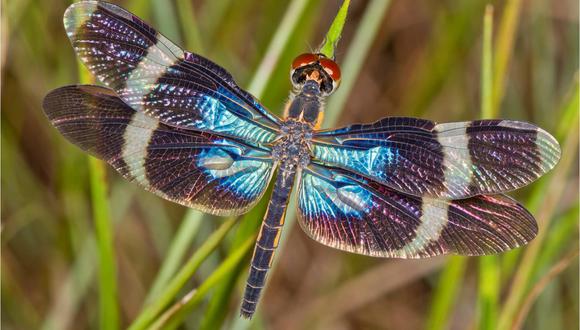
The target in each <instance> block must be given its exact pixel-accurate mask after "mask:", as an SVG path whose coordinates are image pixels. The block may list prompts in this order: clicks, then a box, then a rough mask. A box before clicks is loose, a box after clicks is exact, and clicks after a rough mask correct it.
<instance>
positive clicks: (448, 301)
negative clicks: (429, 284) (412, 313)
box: [425, 256, 467, 330]
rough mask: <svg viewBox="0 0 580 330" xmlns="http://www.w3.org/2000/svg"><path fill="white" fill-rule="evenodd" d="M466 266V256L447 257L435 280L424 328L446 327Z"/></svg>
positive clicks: (431, 329) (436, 328) (429, 329)
mask: <svg viewBox="0 0 580 330" xmlns="http://www.w3.org/2000/svg"><path fill="white" fill-rule="evenodd" d="M466 267H467V258H466V257H460V256H452V257H449V258H448V261H447V264H446V265H445V268H444V269H443V271H442V272H441V275H440V277H439V280H438V281H437V287H436V289H435V293H434V294H433V300H432V301H431V310H430V311H429V315H428V317H427V324H426V326H425V328H426V329H428V330H439V329H447V328H448V326H447V323H448V322H449V315H450V314H451V310H452V309H453V305H454V304H455V300H456V299H457V294H458V293H459V289H460V288H461V284H462V283H463V275H464V274H465V268H466Z"/></svg>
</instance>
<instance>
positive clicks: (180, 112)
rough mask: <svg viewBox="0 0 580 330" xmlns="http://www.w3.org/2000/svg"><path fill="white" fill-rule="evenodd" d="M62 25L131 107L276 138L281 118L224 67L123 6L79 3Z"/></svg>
mask: <svg viewBox="0 0 580 330" xmlns="http://www.w3.org/2000/svg"><path fill="white" fill-rule="evenodd" d="M64 25H65V28H66V31H67V34H68V37H69V38H70V40H71V43H72V45H73V47H74V49H75V51H76V52H77V55H78V57H79V58H80V59H81V61H82V62H83V63H84V64H85V65H86V66H87V68H88V69H89V70H90V71H91V72H92V73H93V74H94V75H96V76H97V77H98V78H99V80H100V81H102V82H103V83H104V84H106V85H107V86H108V87H110V88H112V89H113V90H115V91H116V92H117V94H118V95H119V96H120V97H121V99H123V101H125V103H127V104H128V105H130V106H131V107H132V108H133V109H135V110H137V111H142V112H145V113H146V114H148V115H150V116H151V117H154V118H157V119H159V120H160V121H161V122H163V123H165V124H168V125H171V126H176V127H182V128H189V129H196V130H201V131H206V132H210V133H216V134H220V135H225V136H232V137H237V138H242V139H244V140H246V141H250V142H254V143H259V144H267V143H269V142H271V141H273V140H274V138H275V136H276V132H277V130H278V124H279V119H278V118H276V117H275V116H274V115H272V114H271V113H269V112H268V111H267V110H266V109H264V108H263V107H262V106H261V105H260V104H259V103H258V102H257V100H256V99H255V98H254V97H253V96H251V95H250V94H249V93H247V92H245V91H243V90H242V89H240V88H239V87H238V86H237V85H236V83H235V82H234V80H233V79H232V77H231V75H230V74H229V73H228V72H227V71H226V70H224V69H223V68H221V67H220V66H218V65H217V64H215V63H213V62H211V61H210V60H208V59H205V58H203V57H201V56H199V55H196V54H193V53H189V52H185V51H183V50H182V49H180V48H179V47H178V46H176V45H175V44H173V43H172V42H171V41H169V39H167V38H166V37H164V36H163V35H161V34H160V33H158V32H157V31H155V30H154V29H153V28H152V27H150V26H149V25H147V24H146V23H145V22H143V21H142V20H141V19H139V18H138V17H136V16H134V15H132V14H131V13H129V12H127V11H125V10H124V9H122V8H120V7H118V6H116V5H113V4H110V3H106V2H100V1H81V2H77V3H75V4H73V5H71V6H70V7H69V8H68V9H67V11H66V12H65V15H64Z"/></svg>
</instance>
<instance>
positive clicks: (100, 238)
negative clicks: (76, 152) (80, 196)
mask: <svg viewBox="0 0 580 330" xmlns="http://www.w3.org/2000/svg"><path fill="white" fill-rule="evenodd" d="M88 162H89V175H90V182H91V199H92V204H93V218H94V222H95V231H96V236H97V247H98V252H99V319H100V328H101V329H111V330H114V329H118V328H119V312H118V302H117V268H116V266H115V264H116V263H115V253H114V248H113V245H114V243H113V228H112V223H111V219H110V216H109V204H108V201H107V181H106V179H105V175H106V169H105V165H104V164H103V162H101V161H100V160H98V159H95V158H93V157H90V156H89V158H88Z"/></svg>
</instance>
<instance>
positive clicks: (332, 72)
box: [319, 57, 340, 84]
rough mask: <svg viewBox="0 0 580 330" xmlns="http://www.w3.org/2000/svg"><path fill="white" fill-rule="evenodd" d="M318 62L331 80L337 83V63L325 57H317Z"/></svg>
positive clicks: (338, 76)
mask: <svg viewBox="0 0 580 330" xmlns="http://www.w3.org/2000/svg"><path fill="white" fill-rule="evenodd" d="M319 63H320V65H321V66H322V68H323V69H324V71H326V73H328V75H329V76H330V77H331V78H332V80H334V82H335V83H336V84H338V83H339V82H340V67H339V66H338V64H336V62H334V61H333V60H331V59H328V58H325V57H321V58H320V59H319Z"/></svg>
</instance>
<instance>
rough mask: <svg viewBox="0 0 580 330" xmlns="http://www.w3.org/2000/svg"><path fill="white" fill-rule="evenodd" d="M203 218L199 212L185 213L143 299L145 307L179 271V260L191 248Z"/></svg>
mask: <svg viewBox="0 0 580 330" xmlns="http://www.w3.org/2000/svg"><path fill="white" fill-rule="evenodd" d="M200 215H201V216H200ZM203 218H204V215H203V214H201V213H200V212H187V215H186V217H185V218H184V219H183V221H182V222H181V226H179V228H178V229H177V233H176V234H175V236H174V237H173V240H172V243H171V246H170V248H169V251H168V252H167V256H166V257H165V260H164V261H163V264H162V265H161V269H160V270H159V272H158V273H157V276H156V278H155V280H154V281H153V284H152V285H151V289H150V290H149V293H148V294H147V298H146V299H145V305H148V304H151V303H152V302H153V300H155V299H157V298H158V296H159V294H160V293H161V290H162V289H163V288H164V287H165V286H166V285H167V283H168V282H169V280H170V279H171V277H172V276H173V275H174V274H175V272H176V271H177V270H178V269H179V265H180V263H181V260H183V256H185V253H186V252H187V249H188V248H189V247H190V246H191V242H192V241H193V238H194V237H195V234H196V233H197V232H198V230H199V227H200V225H201V222H202V221H203V220H204V219H203Z"/></svg>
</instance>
